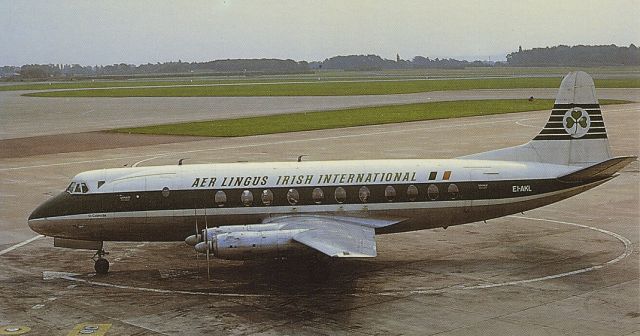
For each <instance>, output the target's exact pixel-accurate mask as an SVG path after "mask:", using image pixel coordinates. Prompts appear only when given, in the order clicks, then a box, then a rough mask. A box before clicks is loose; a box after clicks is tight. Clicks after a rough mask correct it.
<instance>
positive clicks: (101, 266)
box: [93, 258, 109, 275]
mask: <svg viewBox="0 0 640 336" xmlns="http://www.w3.org/2000/svg"><path fill="white" fill-rule="evenodd" d="M93 268H94V269H95V270H96V274H101V275H105V274H107V273H108V272H109V261H108V260H107V259H104V258H100V259H98V260H96V263H95V264H94V265H93Z"/></svg>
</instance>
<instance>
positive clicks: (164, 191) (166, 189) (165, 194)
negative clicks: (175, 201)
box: [162, 187, 170, 198]
mask: <svg viewBox="0 0 640 336" xmlns="http://www.w3.org/2000/svg"><path fill="white" fill-rule="evenodd" d="M169 193H170V191H169V187H164V188H162V197H164V198H167V197H169Z"/></svg>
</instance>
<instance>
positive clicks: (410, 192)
mask: <svg viewBox="0 0 640 336" xmlns="http://www.w3.org/2000/svg"><path fill="white" fill-rule="evenodd" d="M407 198H408V199H409V201H411V202H413V201H415V200H416V199H417V198H418V188H417V187H416V186H414V185H413V184H412V185H410V186H409V187H407Z"/></svg>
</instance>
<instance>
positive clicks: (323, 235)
mask: <svg viewBox="0 0 640 336" xmlns="http://www.w3.org/2000/svg"><path fill="white" fill-rule="evenodd" d="M269 222H270V223H280V224H282V226H281V228H280V229H281V230H283V229H304V231H302V232H300V233H298V234H296V235H294V236H293V240H295V241H297V242H299V243H302V244H304V245H306V246H309V247H311V248H313V249H315V250H318V251H320V252H322V253H324V254H326V255H328V256H330V257H339V258H363V257H375V256H376V254H377V253H376V241H375V227H381V226H386V225H391V224H394V223H397V222H399V220H380V219H360V218H352V217H344V218H343V217H331V216H283V217H278V218H274V219H271V220H270V221H269Z"/></svg>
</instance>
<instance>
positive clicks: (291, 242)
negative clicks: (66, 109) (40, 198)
mask: <svg viewBox="0 0 640 336" xmlns="http://www.w3.org/2000/svg"><path fill="white" fill-rule="evenodd" d="M636 159H637V158H636V157H612V156H611V154H610V150H609V143H608V139H607V133H606V130H605V125H604V121H603V117H602V114H601V112H600V105H599V104H598V101H597V99H596V96H595V88H594V84H593V80H592V79H591V77H590V76H589V75H587V74H586V73H584V72H571V73H569V74H568V75H567V76H566V77H565V78H564V79H563V80H562V84H561V86H560V90H559V92H558V95H557V98H556V101H555V104H554V106H553V109H552V111H551V117H550V118H549V121H548V122H547V124H546V125H545V126H544V129H543V130H542V131H541V132H540V134H539V135H537V136H536V137H535V138H534V139H533V140H531V141H530V142H528V143H526V144H524V145H520V146H516V147H511V148H505V149H499V150H495V151H490V152H485V153H480V154H474V155H469V156H464V157H460V158H457V159H416V160H361V161H308V162H277V163H270V162H260V163H224V164H194V165H172V166H155V167H137V168H117V169H102V170H93V171H88V172H84V173H80V174H78V175H77V176H75V177H74V178H73V180H72V181H71V183H70V184H69V186H68V188H67V189H66V191H64V192H62V193H60V194H59V195H57V196H55V197H52V198H50V199H49V200H47V201H46V202H44V203H43V204H42V205H40V206H39V207H38V208H37V209H36V210H35V211H33V213H32V214H31V216H30V217H29V226H30V227H31V228H32V229H33V230H34V231H36V232H38V233H41V234H43V235H46V236H51V237H54V246H58V247H67V248H84V249H94V250H96V251H97V253H96V254H95V255H94V259H95V261H96V262H95V270H96V272H97V273H107V271H108V269H109V263H108V262H107V260H106V259H104V255H105V251H104V250H103V242H104V241H181V240H185V241H186V243H187V244H190V245H193V246H195V249H196V250H197V251H198V252H202V253H207V256H208V255H209V253H212V254H213V255H214V256H216V257H218V258H223V259H252V258H258V257H266V258H272V257H275V258H282V257H287V256H292V255H300V254H303V253H304V252H305V251H306V252H315V253H316V254H318V255H322V254H324V255H327V256H330V257H338V258H360V257H374V256H376V242H375V235H376V234H383V233H395V232H405V231H413V230H423V229H431V228H438V227H445V228H446V227H448V226H452V225H458V224H464V223H470V222H476V221H482V220H487V219H491V218H496V217H501V216H506V215H509V214H513V213H518V212H522V211H525V210H530V209H533V208H537V207H541V206H544V205H547V204H551V203H554V202H557V201H560V200H563V199H566V198H568V197H571V196H574V195H576V194H579V193H581V192H584V191H586V190H589V189H591V188H593V187H595V186H598V185H600V184H602V183H604V182H606V181H608V180H610V179H612V178H613V177H615V176H616V175H617V172H618V171H619V170H620V169H622V168H623V167H625V166H626V165H627V164H628V163H630V162H632V161H634V160H636Z"/></svg>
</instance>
